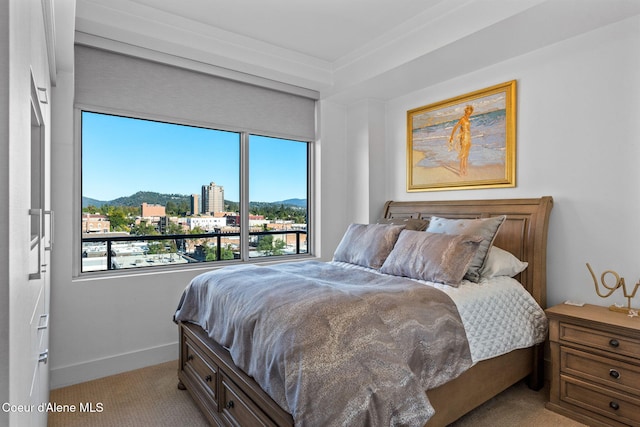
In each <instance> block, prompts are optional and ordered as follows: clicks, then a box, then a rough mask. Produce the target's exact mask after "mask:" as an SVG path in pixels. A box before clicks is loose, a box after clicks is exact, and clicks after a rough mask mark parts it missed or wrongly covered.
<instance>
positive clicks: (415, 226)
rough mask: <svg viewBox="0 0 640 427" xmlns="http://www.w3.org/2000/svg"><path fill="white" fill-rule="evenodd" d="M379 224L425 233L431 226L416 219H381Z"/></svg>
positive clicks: (424, 221)
mask: <svg viewBox="0 0 640 427" xmlns="http://www.w3.org/2000/svg"><path fill="white" fill-rule="evenodd" d="M378 224H395V225H404V229H405V230H418V231H424V230H426V229H427V226H428V225H429V221H427V220H424V219H416V218H380V219H379V220H378Z"/></svg>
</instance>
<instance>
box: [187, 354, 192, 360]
mask: <svg viewBox="0 0 640 427" xmlns="http://www.w3.org/2000/svg"><path fill="white" fill-rule="evenodd" d="M187 360H188V361H189V362H191V361H192V360H193V354H190V355H188V356H187Z"/></svg>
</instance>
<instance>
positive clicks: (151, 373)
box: [49, 361, 582, 427]
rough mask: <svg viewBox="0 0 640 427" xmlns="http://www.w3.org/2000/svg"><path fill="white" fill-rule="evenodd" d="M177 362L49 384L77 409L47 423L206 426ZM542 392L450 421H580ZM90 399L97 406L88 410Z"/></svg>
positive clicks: (517, 395) (519, 393)
mask: <svg viewBox="0 0 640 427" xmlns="http://www.w3.org/2000/svg"><path fill="white" fill-rule="evenodd" d="M177 368H178V362H177V361H174V362H167V363H163V364H160V365H156V366H151V367H148V368H143V369H138V370H135V371H131V372H125V373H122V374H118V375H114V376H111V377H106V378H101V379H98V380H94V381H89V382H86V383H82V384H77V385H73V386H69V387H63V388H59V389H56V390H52V391H51V396H50V401H51V402H52V404H53V405H75V409H76V412H69V411H68V409H70V408H71V406H69V407H67V408H63V409H67V411H66V412H65V411H63V412H52V413H50V414H49V427H58V426H59V427H76V426H77V427H103V426H104V427H114V426H118V427H125V426H132V427H133V426H135V427H145V426H154V427H162V426H167V427H168V426H172V427H173V426H189V427H199V426H203V427H204V426H207V425H208V424H207V422H206V420H205V418H204V417H203V416H202V415H201V413H200V411H199V410H198V408H197V407H196V405H195V403H193V401H192V400H191V398H190V397H189V393H188V392H186V391H182V390H178V388H177V384H178V379H177ZM546 396H547V393H546V392H545V391H540V392H535V391H532V390H529V389H528V388H527V386H526V385H524V383H518V384H516V385H514V386H513V387H511V388H510V389H508V390H506V391H505V392H503V393H502V394H500V395H498V396H496V397H495V398H493V399H491V400H490V401H488V402H487V403H485V404H484V405H482V406H481V407H479V408H477V409H476V410H474V411H472V412H470V413H469V414H467V415H466V416H464V417H463V418H461V419H460V420H458V421H457V422H455V423H454V424H453V425H452V426H455V427H472V426H473V427H484V426H487V427H489V426H490V427H501V426H504V427H507V426H508V427H511V426H518V427H526V426H531V427H534V426H535V427H545V426H553V427H578V426H582V424H580V423H577V422H575V421H572V420H570V419H568V418H565V417H563V416H561V415H558V414H556V413H554V412H551V411H548V410H546V409H545V408H544V402H545V400H546ZM81 404H82V405H83V406H82V408H81V407H80V405H81ZM88 404H91V408H92V409H93V410H94V411H95V412H88V411H87V409H89V406H88ZM81 409H84V411H81Z"/></svg>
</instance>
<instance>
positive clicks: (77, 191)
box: [72, 103, 316, 279]
mask: <svg viewBox="0 0 640 427" xmlns="http://www.w3.org/2000/svg"><path fill="white" fill-rule="evenodd" d="M83 112H88V113H96V114H105V115H114V116H120V117H125V118H132V119H141V120H149V121H155V122H163V123H168V124H175V125H181V126H192V127H199V128H205V129H211V130H219V131H226V132H235V133H238V134H239V135H240V165H239V166H240V167H239V174H240V176H239V189H240V194H239V200H238V204H239V215H240V220H241V223H240V259H238V260H218V261H206V262H199V263H189V264H181V265H158V266H153V267H136V268H127V269H118V270H100V271H87V272H83V271H82V113H83ZM251 135H254V136H264V137H270V138H276V139H285V140H291V141H296V142H300V143H305V144H306V148H307V150H306V152H307V224H306V225H307V252H306V253H304V254H292V255H272V256H267V257H250V256H249V190H250V189H249V172H250V170H249V138H250V136H251ZM315 145H316V141H313V140H308V139H306V138H300V137H296V136H293V135H284V134H274V133H270V132H263V131H257V130H252V129H238V128H234V127H230V126H224V125H218V124H215V123H213V122H208V123H203V122H197V121H191V120H184V119H178V118H174V117H164V116H160V115H156V114H143V113H139V112H132V111H122V110H118V109H114V108H102V107H97V106H94V105H85V104H77V103H76V104H75V105H74V138H73V146H74V158H75V161H74V176H75V179H74V189H73V192H74V196H73V200H74V207H73V208H74V213H73V236H74V239H73V263H72V269H73V277H74V278H78V279H82V278H96V277H100V278H102V277H111V276H114V277H117V276H129V275H138V274H150V273H161V272H176V271H197V270H212V269H217V268H222V267H224V266H227V265H238V264H269V263H280V262H288V261H295V260H301V259H310V258H315V257H316V255H315V244H314V242H315V237H314V236H315V226H314V225H315V221H314V216H315V215H314V212H315V209H314V207H315V191H314V188H315V183H314V176H315V168H314V164H315V159H314V153H315Z"/></svg>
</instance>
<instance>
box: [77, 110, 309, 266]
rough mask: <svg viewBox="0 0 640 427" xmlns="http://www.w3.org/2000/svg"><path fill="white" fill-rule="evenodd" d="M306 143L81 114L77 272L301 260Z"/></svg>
mask: <svg viewBox="0 0 640 427" xmlns="http://www.w3.org/2000/svg"><path fill="white" fill-rule="evenodd" d="M309 145H310V144H309V143H308V142H305V141H294V140H286V139H279V138H273V137H268V136H262V135H253V134H249V133H248V132H245V131H243V130H239V131H228V130H216V129H209V128H204V127H195V126H187V125H183V124H174V123H166V122H160V121H151V120H143V119H139V118H133V117H122V116H117V115H110V114H102V113H96V112H92V111H82V113H81V151H82V165H81V168H82V171H81V176H82V178H81V180H82V182H81V189H82V190H81V192H82V215H81V217H82V224H81V227H82V244H81V252H82V253H81V257H82V262H81V272H83V273H84V272H92V271H107V270H114V269H135V268H142V267H160V266H178V265H188V264H193V263H203V262H212V263H215V262H233V261H234V260H235V261H236V262H242V261H248V260H250V259H259V258H263V257H276V256H277V257H287V256H295V255H299V254H307V253H308V249H307V242H308V239H307V233H308V229H307V224H308V206H307V201H308V188H309V167H308V165H309V152H310V150H309Z"/></svg>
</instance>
